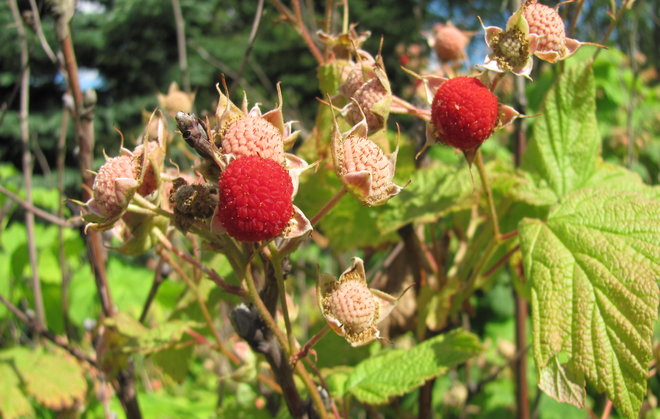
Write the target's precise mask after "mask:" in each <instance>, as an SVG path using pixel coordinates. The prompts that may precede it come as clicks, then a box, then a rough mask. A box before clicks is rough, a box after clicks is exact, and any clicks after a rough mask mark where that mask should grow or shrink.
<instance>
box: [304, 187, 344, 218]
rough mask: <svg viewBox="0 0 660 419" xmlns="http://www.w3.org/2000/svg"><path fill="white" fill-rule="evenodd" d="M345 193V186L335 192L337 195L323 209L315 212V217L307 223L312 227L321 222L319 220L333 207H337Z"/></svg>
mask: <svg viewBox="0 0 660 419" xmlns="http://www.w3.org/2000/svg"><path fill="white" fill-rule="evenodd" d="M347 192H348V189H346V186H342V187H341V189H340V190H339V191H337V193H336V194H335V195H334V196H333V197H332V198H330V200H329V201H328V202H327V203H326V204H325V205H324V206H323V208H321V209H320V210H319V212H317V213H316V215H314V216H313V217H312V219H311V220H309V222H310V223H311V224H312V225H313V226H314V225H316V224H317V223H318V222H319V221H320V220H321V218H323V217H324V216H325V215H326V214H327V213H328V212H329V211H330V210H331V209H332V208H333V207H334V206H335V205H337V203H338V202H339V201H340V200H341V199H342V198H343V197H344V195H346V193H347Z"/></svg>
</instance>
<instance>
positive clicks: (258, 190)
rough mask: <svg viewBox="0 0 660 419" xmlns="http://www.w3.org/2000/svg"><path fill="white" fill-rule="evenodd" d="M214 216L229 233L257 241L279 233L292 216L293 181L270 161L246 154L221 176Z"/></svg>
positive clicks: (239, 238) (246, 239)
mask: <svg viewBox="0 0 660 419" xmlns="http://www.w3.org/2000/svg"><path fill="white" fill-rule="evenodd" d="M218 186H219V189H220V199H219V202H218V209H217V211H216V215H215V216H216V217H217V219H218V221H220V223H221V224H222V226H223V227H224V228H225V229H226V230H227V233H229V235H230V236H232V237H234V238H235V239H237V240H240V241H246V242H257V241H260V240H267V239H272V238H273V237H277V236H279V235H280V234H281V233H282V232H283V231H284V229H285V228H286V226H287V224H288V222H289V220H290V219H291V217H292V216H293V203H292V197H291V195H292V193H293V184H292V182H291V177H290V176H289V173H288V172H287V171H286V170H285V169H284V167H282V165H280V164H278V163H276V162H274V161H273V160H269V159H264V158H261V157H258V156H247V157H241V158H239V159H236V160H233V161H232V162H231V163H230V164H229V165H228V166H227V168H226V169H225V170H224V171H223V172H222V174H221V175H220V181H219V184H218Z"/></svg>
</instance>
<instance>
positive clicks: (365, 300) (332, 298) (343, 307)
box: [324, 280, 377, 334]
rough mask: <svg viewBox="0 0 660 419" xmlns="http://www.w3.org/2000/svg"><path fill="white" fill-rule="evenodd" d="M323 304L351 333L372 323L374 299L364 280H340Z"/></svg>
mask: <svg viewBox="0 0 660 419" xmlns="http://www.w3.org/2000/svg"><path fill="white" fill-rule="evenodd" d="M324 305H325V307H326V309H327V311H328V312H329V313H331V314H332V315H333V316H334V317H335V318H336V319H337V320H339V322H340V323H341V324H342V325H343V326H344V327H345V328H346V329H347V330H348V331H350V332H351V333H354V334H356V333H360V332H362V331H363V330H366V329H367V328H369V327H371V326H373V325H374V321H375V317H376V313H377V307H376V301H375V300H374V296H373V295H372V294H371V291H369V288H368V287H367V284H366V283H365V282H361V281H353V280H344V281H342V282H340V283H339V284H338V285H337V286H336V287H335V289H334V290H333V291H332V292H331V293H330V294H329V295H328V296H327V297H326V300H325V301H324Z"/></svg>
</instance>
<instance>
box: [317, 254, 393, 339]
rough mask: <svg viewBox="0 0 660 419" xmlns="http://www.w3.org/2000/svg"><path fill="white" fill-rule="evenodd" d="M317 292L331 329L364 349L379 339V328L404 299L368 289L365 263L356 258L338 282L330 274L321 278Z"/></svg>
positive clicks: (324, 315)
mask: <svg viewBox="0 0 660 419" xmlns="http://www.w3.org/2000/svg"><path fill="white" fill-rule="evenodd" d="M404 292H405V291H404ZM316 293H317V299H318V303H319V307H320V309H321V314H323V317H324V318H325V320H326V321H327V322H328V326H330V328H332V330H334V331H335V332H336V333H337V334H338V335H340V336H342V337H344V338H345V339H346V341H348V343H350V344H351V346H362V345H366V344H367V343H369V342H371V341H373V340H374V339H379V338H380V331H379V330H378V328H377V327H376V325H377V324H378V323H380V322H381V321H382V320H383V319H384V318H385V317H387V316H388V315H389V314H390V312H391V311H392V310H393V309H394V306H395V305H396V303H397V301H398V300H399V298H401V297H399V298H395V297H393V296H391V295H389V294H386V293H384V292H382V291H379V290H376V289H371V288H369V286H368V285H367V279H366V274H365V271H364V262H363V261H362V259H360V258H357V257H355V258H353V266H352V267H350V268H349V269H347V270H346V271H344V273H342V274H341V276H340V277H339V278H338V279H335V278H334V277H333V276H331V275H327V274H321V275H319V277H318V281H317V286H316Z"/></svg>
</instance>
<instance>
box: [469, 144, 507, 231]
mask: <svg viewBox="0 0 660 419" xmlns="http://www.w3.org/2000/svg"><path fill="white" fill-rule="evenodd" d="M474 163H475V164H476V165H477V171H478V172H479V177H480V178H481V184H482V186H483V188H484V192H485V193H486V200H487V201H488V211H489V212H488V216H489V218H490V222H491V225H492V226H493V235H494V236H495V240H496V241H497V242H500V241H502V235H501V234H500V224H499V219H498V218H497V210H496V209H495V201H493V191H492V189H491V188H490V183H489V182H488V175H487V174H486V168H485V167H484V160H483V157H482V155H481V150H477V154H476V156H475V159H474Z"/></svg>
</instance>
